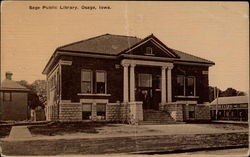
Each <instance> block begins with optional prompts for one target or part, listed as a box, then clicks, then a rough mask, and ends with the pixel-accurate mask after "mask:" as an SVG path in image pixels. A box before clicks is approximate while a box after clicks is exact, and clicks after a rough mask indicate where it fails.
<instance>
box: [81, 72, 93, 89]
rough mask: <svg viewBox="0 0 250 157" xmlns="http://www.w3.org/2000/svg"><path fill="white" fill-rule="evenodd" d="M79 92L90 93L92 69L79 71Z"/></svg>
mask: <svg viewBox="0 0 250 157" xmlns="http://www.w3.org/2000/svg"><path fill="white" fill-rule="evenodd" d="M81 92H82V93H92V71H91V70H82V72H81Z"/></svg>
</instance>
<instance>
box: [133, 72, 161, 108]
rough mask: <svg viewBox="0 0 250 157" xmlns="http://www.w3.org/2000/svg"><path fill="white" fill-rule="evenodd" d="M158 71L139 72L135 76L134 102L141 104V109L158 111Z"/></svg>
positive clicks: (159, 81) (159, 91) (159, 95)
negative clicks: (140, 102)
mask: <svg viewBox="0 0 250 157" xmlns="http://www.w3.org/2000/svg"><path fill="white" fill-rule="evenodd" d="M160 78H161V76H160V75H159V71H157V70H156V71H139V72H138V73H137V74H136V100H138V101H142V102H143V104H142V105H143V109H154V110H158V109H159V103H160V98H161V89H160V83H161V80H160Z"/></svg>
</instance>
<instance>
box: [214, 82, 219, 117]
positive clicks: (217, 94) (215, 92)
mask: <svg viewBox="0 0 250 157" xmlns="http://www.w3.org/2000/svg"><path fill="white" fill-rule="evenodd" d="M214 97H215V99H216V109H215V119H216V120H218V103H219V102H218V101H219V100H218V99H219V90H218V89H217V87H215V89H214Z"/></svg>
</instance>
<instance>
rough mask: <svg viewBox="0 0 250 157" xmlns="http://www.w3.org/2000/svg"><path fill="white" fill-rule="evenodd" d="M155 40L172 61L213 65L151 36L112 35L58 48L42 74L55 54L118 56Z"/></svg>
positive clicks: (104, 35)
mask: <svg viewBox="0 0 250 157" xmlns="http://www.w3.org/2000/svg"><path fill="white" fill-rule="evenodd" d="M150 38H152V39H155V40H156V41H157V42H158V43H159V44H160V45H162V46H163V47H164V48H165V49H167V50H168V51H169V52H170V53H171V54H172V56H173V59H174V60H173V61H181V62H195V63H201V64H207V65H214V62H212V61H209V60H206V59H203V58H200V57H197V56H194V55H190V54H188V53H185V52H181V51H179V50H175V49H172V48H169V47H167V46H166V45H165V44H163V43H162V42H161V41H160V40H159V39H157V38H156V37H155V36H154V35H153V34H151V35H149V36H147V37H145V38H144V39H140V38H137V37H134V36H124V35H113V34H103V35H100V36H96V37H93V38H89V39H86V40H81V41H78V42H74V43H71V44H67V45H64V46H61V47H58V48H57V49H56V51H55V52H54V54H53V55H52V56H51V58H50V60H49V62H48V64H47V65H46V67H45V69H44V70H43V73H46V72H45V71H46V69H47V67H48V66H49V63H51V62H52V61H53V59H54V56H55V54H56V53H57V52H60V53H64V52H67V53H68V52H69V53H70V52H72V53H82V54H101V55H109V56H110V55H111V56H119V55H120V54H122V53H126V52H128V51H129V50H130V49H132V48H133V47H135V46H137V45H139V44H140V43H142V42H144V41H146V40H148V39H150Z"/></svg>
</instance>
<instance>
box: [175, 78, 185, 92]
mask: <svg viewBox="0 0 250 157" xmlns="http://www.w3.org/2000/svg"><path fill="white" fill-rule="evenodd" d="M184 84H185V82H184V76H177V95H178V96H184V95H185V93H184Z"/></svg>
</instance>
